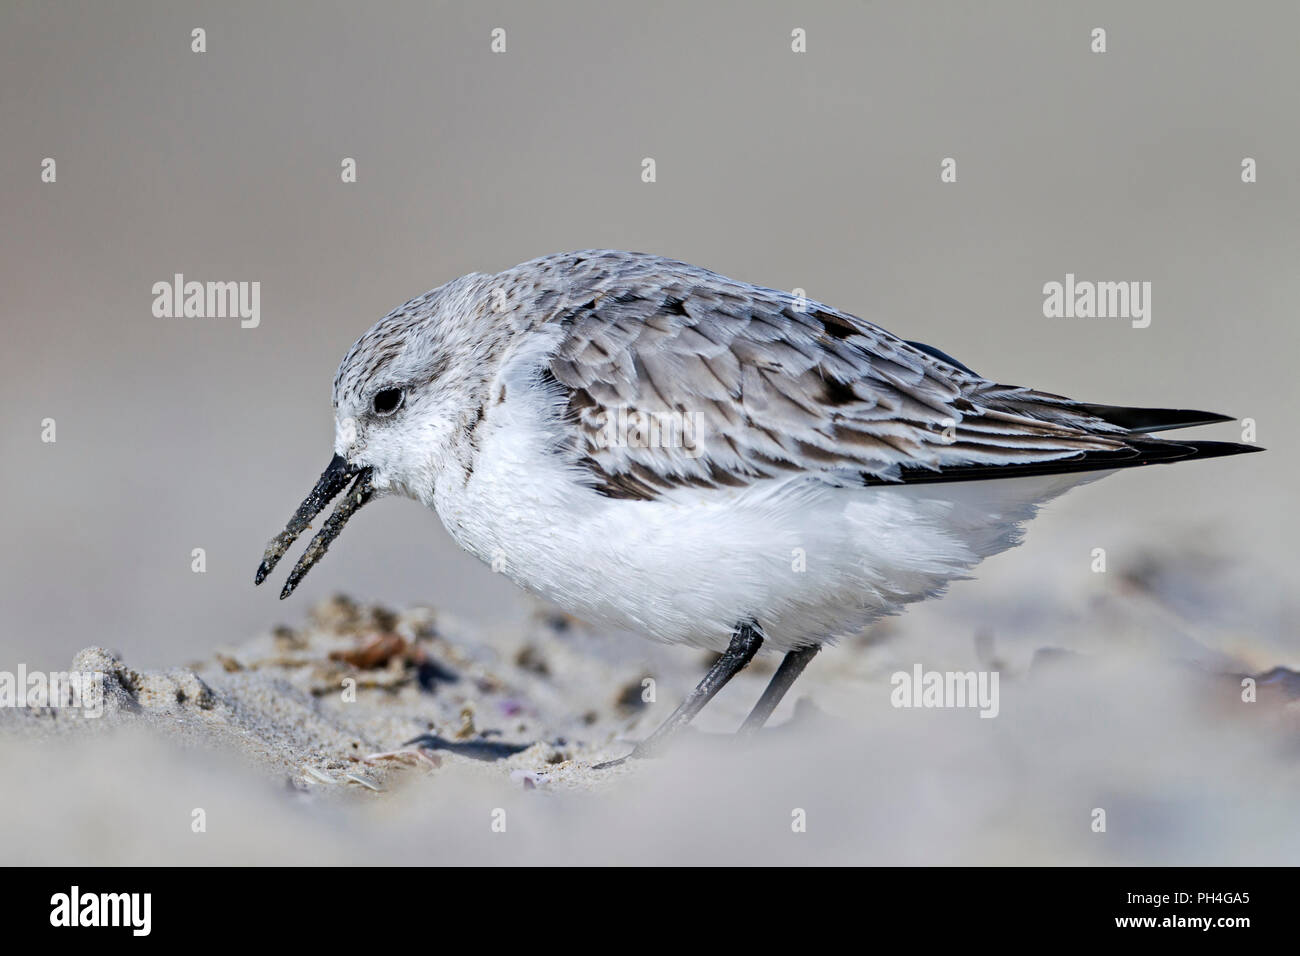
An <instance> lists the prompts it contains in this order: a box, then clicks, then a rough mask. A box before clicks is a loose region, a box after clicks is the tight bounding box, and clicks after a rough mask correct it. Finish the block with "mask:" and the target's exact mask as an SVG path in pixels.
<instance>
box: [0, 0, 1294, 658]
mask: <svg viewBox="0 0 1300 956" xmlns="http://www.w3.org/2000/svg"><path fill="white" fill-rule="evenodd" d="M195 26H202V27H204V28H206V30H207V34H208V52H207V53H204V54H201V55H199V54H194V53H191V52H190V48H189V47H190V40H189V33H190V30H191V28H193V27H195ZM497 26H500V27H504V28H505V29H506V30H507V34H508V52H507V53H505V54H504V55H493V54H492V53H490V52H489V34H490V31H491V29H492V28H493V27H497ZM796 26H799V27H803V28H805V29H806V30H807V31H808V52H807V53H806V54H803V55H795V54H793V53H791V52H790V48H789V44H790V30H791V29H792V28H793V27H796ZM1094 26H1104V27H1105V28H1107V30H1108V39H1109V52H1107V53H1105V54H1104V55H1096V54H1093V53H1091V52H1089V31H1090V29H1091V28H1092V27H1094ZM1298 34H1300V11H1298V8H1297V7H1296V5H1295V4H1290V3H1279V4H1233V5H1227V4H1222V5H1205V4H1198V3H1143V4H1125V3H1089V4H1086V5H1085V4H1079V3H1068V4H1067V3H1051V4H1046V3H1024V4H1009V3H996V4H969V3H964V2H962V3H925V4H919V3H912V4H908V3H853V4H850V3H838V4H828V3H821V4H807V3H800V4H773V3H744V4H740V3H735V4H722V3H713V4H708V5H701V4H697V3H671V2H669V3H662V2H656V3H654V4H639V5H625V6H620V7H618V8H614V7H612V5H607V4H598V3H583V4H575V3H548V4H500V3H476V4H472V5H471V4H462V3H433V4H429V3H416V4H393V3H384V4H367V5H357V4H324V3H312V4H305V3H297V4H276V5H261V4H244V3H229V2H223V3H219V4H218V3H212V4H194V3H168V4H145V3H138V2H131V3H116V4H90V3H84V4H69V3H15V2H13V0H4V3H3V6H2V7H0V130H3V136H2V137H0V221H2V222H3V228H2V229H0V316H2V317H3V322H4V332H5V343H6V346H5V348H4V349H3V351H2V352H0V373H2V374H0V403H2V405H3V409H4V414H3V432H2V433H0V451H2V454H3V461H4V468H3V472H2V474H0V482H2V483H3V485H2V491H3V496H2V497H3V501H4V505H3V508H0V531H2V533H3V540H4V542H5V545H6V546H5V547H4V549H3V551H2V552H0V598H2V600H3V610H4V614H3V618H0V621H2V623H0V641H2V644H0V647H2V648H3V657H2V659H0V667H5V668H12V667H13V666H14V664H15V663H16V662H17V661H27V662H29V663H31V664H32V666H37V665H39V666H45V667H56V666H59V665H64V664H66V663H67V662H68V661H69V660H70V659H71V656H72V654H73V653H74V652H75V651H76V650H77V649H79V648H81V647H83V646H85V645H87V644H92V643H94V644H105V645H108V646H111V647H115V648H119V649H121V650H122V651H124V652H125V654H126V656H127V660H128V661H130V662H131V663H133V664H135V665H138V666H154V665H160V664H170V663H176V662H178V661H181V660H184V659H186V658H187V657H189V656H198V655H201V654H206V653H207V652H208V651H210V649H211V648H212V647H213V646H214V645H216V644H219V643H223V642H229V641H236V640H239V639H242V638H243V637H244V636H246V635H248V634H251V633H254V632H257V631H259V630H262V629H265V628H267V627H269V626H271V625H272V624H274V623H276V622H277V621H282V620H288V621H293V620H297V619H299V618H300V617H301V616H302V615H303V613H304V611H305V608H306V606H307V605H308V603H309V601H311V600H312V599H314V598H316V597H318V596H320V595H322V594H325V593H327V592H329V591H333V590H346V591H348V592H350V593H352V594H354V595H356V596H358V597H361V598H363V599H366V600H382V601H386V602H392V603H399V604H406V603H410V602H424V603H431V604H435V605H438V606H441V607H445V608H451V609H453V610H455V611H457V612H459V613H461V614H463V615H469V616H472V617H474V618H476V619H478V620H483V621H489V622H496V623H497V624H499V625H500V626H505V625H506V624H507V623H509V622H510V621H511V620H512V619H513V618H515V617H517V616H519V615H520V614H522V613H523V612H524V611H525V610H526V608H527V606H528V605H527V602H526V599H525V598H524V597H522V596H521V595H520V594H519V592H517V591H515V589H514V588H513V587H512V586H511V585H509V584H508V583H507V582H505V581H504V580H503V579H501V578H499V577H496V576H494V575H493V574H492V573H491V572H490V570H489V569H487V568H485V567H481V566H480V565H479V564H478V563H477V562H476V561H474V560H473V559H471V558H469V557H468V556H466V555H464V554H462V553H460V552H459V551H458V550H457V549H456V548H455V546H454V545H453V544H452V543H451V542H450V540H449V539H448V538H447V536H446V535H445V534H444V533H443V531H442V530H441V527H440V526H439V524H438V521H437V518H436V516H434V515H433V514H431V513H427V512H425V511H423V510H422V509H420V507H419V506H418V505H416V504H415V503H413V502H409V501H385V502H383V503H381V504H380V505H378V506H376V507H374V508H373V509H367V511H366V513H365V514H364V515H362V517H361V519H360V520H358V521H355V522H353V523H352V525H350V526H349V528H348V530H347V533H346V534H345V535H344V537H343V539H342V541H341V543H340V544H339V545H338V546H337V547H336V548H335V549H334V551H332V552H331V554H330V556H329V558H328V560H327V561H325V562H324V564H322V566H321V567H319V568H318V569H317V570H316V571H315V572H314V573H313V574H312V575H311V576H310V577H308V578H307V581H306V583H305V584H304V586H303V587H302V588H300V590H299V593H298V595H297V596H296V597H295V599H294V601H293V603H291V604H289V605H280V604H279V603H278V602H277V600H276V593H277V592H276V590H275V588H277V587H278V582H279V580H280V578H279V577H278V576H277V579H276V581H277V583H276V584H275V585H273V586H271V587H266V588H263V589H257V590H254V589H253V586H252V573H253V569H254V567H255V565H256V563H257V560H258V558H259V557H260V554H261V550H262V547H263V545H264V543H265V541H266V539H267V538H268V537H269V536H270V535H271V534H272V533H273V532H274V531H276V530H277V529H278V528H279V527H281V525H282V524H283V521H284V519H285V518H286V517H287V516H288V514H289V512H290V511H291V510H292V508H293V507H294V506H295V505H296V503H297V502H298V501H299V500H300V499H301V497H302V496H303V494H304V493H305V492H306V490H307V489H308V487H309V486H310V485H311V483H312V481H313V480H314V479H315V477H316V475H317V474H318V473H319V471H320V469H321V468H322V467H323V466H324V464H325V462H326V460H327V459H328V457H329V454H330V442H331V436H332V426H331V416H330V408H329V388H330V382H331V379H332V376H333V372H334V369H335V366H336V365H337V362H338V360H339V359H340V357H341V356H342V354H343V353H344V351H345V350H346V349H347V347H348V346H349V345H350V343H351V342H352V341H353V340H354V339H355V338H356V337H357V336H358V335H360V334H361V332H363V331H364V330H365V329H366V328H367V327H368V326H369V325H370V324H371V323H372V322H374V321H375V320H376V319H377V318H379V317H380V316H382V315H383V314H384V313H385V312H387V311H388V310H389V309H390V308H392V307H393V306H395V305H397V304H399V303H401V302H403V301H405V300H406V299H408V298H410V297H411V296H414V295H417V294H419V293H422V292H423V291H425V290H426V289H428V288H431V287H433V286H435V285H439V284H441V283H442V282H445V281H446V280H448V279H451V278H453V277H455V276H457V275H460V274H462V273H464V272H469V271H495V270H498V269H501V268H505V267H508V266H510V265H513V264H514V263H516V262H518V261H521V260H524V259H528V258H531V257H533V256H536V255H540V254H543V253H547V252H553V251H559V250H565V249H573V248H585V247H603V246H607V247H615V248H625V249H633V250H640V251H650V252H657V253H661V254H666V255H670V256H674V257H677V258H681V259H686V260H688V261H691V262H695V263H697V264H700V265H704V266H707V267H710V268H713V269H716V270H718V271H720V272H723V273H726V274H729V275H732V276H735V277H737V278H741V279H747V280H750V281H755V282H759V283H761V284H764V285H770V286H776V287H782V288H794V287H796V286H797V287H802V288H804V289H806V290H807V292H808V294H809V295H811V296H813V297H815V298H818V299H821V300H824V301H827V302H830V303H832V304H834V305H836V306H839V307H841V308H845V309H847V310H850V311H853V312H857V313H858V314H861V315H864V316H866V317H868V318H871V319H873V320H875V321H878V322H880V323H881V324H883V325H885V326H886V327H888V328H890V329H892V330H894V331H896V332H898V333H900V334H902V335H904V336H905V337H908V338H914V339H922V340H926V341H931V342H934V343H935V344H937V345H939V346H940V347H942V348H944V349H945V350H947V351H949V352H951V353H952V354H954V355H955V356H957V357H958V358H960V359H962V360H963V361H965V362H967V363H968V364H970V365H972V366H973V367H974V368H976V369H977V370H979V371H981V372H982V373H984V374H986V375H988V376H990V377H992V378H996V379H999V380H1001V381H1004V382H1012V383H1017V384H1027V385H1034V386H1038V387H1042V388H1046V389H1049V390H1053V391H1059V392H1063V393H1066V394H1070V395H1074V396H1077V397H1081V398H1088V399H1093V400H1099V401H1110V402H1117V403H1130V404H1153V405H1175V406H1191V407H1202V408H1208V409H1212V410H1215V411H1223V412H1227V413H1229V414H1233V415H1237V416H1252V417H1254V418H1256V419H1257V420H1258V422H1259V440H1260V442H1261V443H1262V444H1264V445H1267V446H1270V449H1271V450H1270V452H1269V454H1267V455H1263V456H1257V457H1251V458H1245V459H1230V460H1225V461H1218V462H1207V463H1203V464H1190V465H1186V466H1179V467H1178V468H1177V469H1147V470H1144V471H1143V472H1142V473H1134V474H1128V475H1123V476H1118V477H1116V478H1113V479H1109V480H1107V481H1105V482H1102V483H1100V484H1098V485H1095V486H1092V487H1090V488H1088V489H1084V490H1082V491H1079V492H1076V493H1074V494H1072V495H1071V496H1068V497H1067V498H1066V499H1064V500H1063V501H1062V502H1060V503H1058V505H1056V506H1054V514H1053V515H1052V516H1049V517H1045V518H1044V519H1040V523H1039V525H1038V526H1036V528H1035V529H1034V530H1033V531H1032V532H1031V534H1030V538H1029V545H1028V546H1027V547H1026V548H1021V549H1019V550H1018V551H1017V552H1014V553H1013V554H1014V555H1016V556H1015V557H1013V556H1012V555H1007V556H1004V557H1002V558H999V559H995V560H993V561H990V562H989V563H988V564H987V565H985V567H984V568H982V569H981V575H982V577H984V578H986V579H991V580H992V581H993V582H994V584H995V585H1000V587H1001V590H1000V591H996V589H995V590H994V591H990V592H988V593H1013V594H1014V593H1015V592H1017V591H1032V590H1034V589H1035V587H1036V585H1037V582H1036V581H1035V578H1034V575H1035V574H1036V573H1039V569H1040V568H1045V567H1047V566H1048V564H1049V563H1050V560H1051V559H1052V558H1053V557H1054V556H1057V552H1056V551H1054V550H1053V549H1054V545H1053V542H1054V541H1064V540H1067V538H1069V537H1070V536H1069V535H1066V534H1065V532H1067V531H1069V532H1070V534H1071V535H1073V539H1077V541H1078V546H1079V547H1080V548H1087V547H1089V546H1094V545H1106V546H1113V547H1115V548H1117V549H1119V550H1120V551H1121V552H1123V551H1124V550H1125V549H1126V548H1127V545H1126V544H1125V542H1137V544H1136V545H1134V548H1136V547H1137V546H1138V545H1141V544H1142V543H1143V542H1147V543H1149V542H1150V541H1159V540H1162V536H1166V535H1170V534H1174V533H1175V532H1176V533H1179V534H1184V535H1190V536H1191V538H1192V540H1195V541H1199V542H1200V543H1201V544H1202V545H1203V546H1206V547H1209V548H1211V549H1212V550H1213V551H1214V552H1215V553H1216V555H1217V557H1218V558H1219V560H1220V566H1221V567H1223V568H1226V570H1225V571H1224V573H1223V574H1221V575H1219V576H1218V577H1216V576H1214V575H1209V576H1208V577H1206V578H1203V579H1201V580H1200V581H1199V583H1198V584H1197V587H1198V588H1199V589H1203V590H1205V591H1209V592H1215V591H1216V590H1217V591H1218V592H1219V593H1220V596H1221V597H1222V599H1223V600H1224V601H1226V602H1228V603H1232V602H1234V601H1235V602H1239V604H1240V605H1242V606H1244V605H1245V604H1247V603H1249V604H1250V609H1251V610H1253V612H1254V613H1253V615H1252V617H1253V619H1254V620H1255V622H1256V623H1258V625H1259V629H1260V630H1259V631H1257V632H1256V634H1255V636H1256V637H1262V638H1264V639H1265V640H1266V642H1267V641H1269V639H1270V638H1271V639H1272V642H1273V643H1274V650H1275V653H1274V654H1273V658H1272V659H1273V662H1274V663H1286V662H1287V661H1288V660H1289V661H1290V662H1291V663H1296V657H1297V652H1296V650H1295V645H1294V641H1292V640H1290V636H1291V633H1292V630H1293V623H1294V616H1293V614H1294V608H1293V606H1292V605H1291V604H1290V599H1289V598H1287V597H1285V596H1286V595H1287V593H1288V592H1289V591H1292V590H1294V585H1295V571H1294V564H1293V561H1294V558H1293V553H1292V552H1293V547H1292V546H1291V545H1290V544H1289V542H1290V541H1292V540H1294V538H1295V535H1296V531H1297V528H1296V518H1295V511H1294V509H1293V508H1292V504H1291V502H1292V497H1293V490H1292V489H1293V487H1294V479H1293V476H1294V474H1295V467H1296V464H1297V461H1296V456H1295V453H1294V451H1293V450H1292V447H1291V445H1292V442H1291V437H1292V435H1293V433H1294V426H1293V422H1294V414H1295V406H1296V396H1297V386H1296V383H1295V375H1294V372H1293V365H1294V360H1295V355H1296V346H1297V332H1296V322H1295V306H1296V303H1297V301H1300V271H1298V270H1297V268H1296V263H1297V261H1300V256H1298V253H1300V248H1297V247H1298V243H1297V234H1296V229H1295V226H1296V223H1297V221H1300V216H1298V213H1300V196H1298V192H1297V186H1296V181H1295V176H1296V172H1297V169H1300V135H1297V120H1296V117H1297V116H1300V82H1298V79H1300V69H1298V68H1297V65H1296V51H1295V37H1296V36H1297V35H1298ZM46 156H51V157H54V158H55V159H56V160H57V162H58V182H57V184H54V185H48V184H44V183H42V182H41V180H40V163H41V160H42V158H44V157H46ZM345 156H350V157H355V158H356V160H357V162H358V167H359V182H357V183H356V184H353V185H344V184H342V183H341V182H340V179H339V163H340V160H341V159H342V158H343V157H345ZM646 156H650V157H654V158H655V160H656V161H657V164H658V182H656V183H654V184H644V183H642V182H641V180H640V171H641V167H640V163H641V160H642V158H643V157H646ZM946 156H952V157H955V158H956V159H957V162H958V182H957V183H956V184H954V185H943V184H941V183H940V182H939V176H938V174H939V163H940V160H941V159H942V158H943V157H946ZM1243 156H1252V157H1255V158H1256V159H1257V160H1258V163H1259V182H1258V183H1256V184H1254V185H1243V184H1242V183H1241V181H1240V177H1239V164H1240V161H1241V159H1242V157H1243ZM175 272H182V273H184V274H185V275H186V277H187V278H191V279H198V280H244V281H251V280H258V281H260V282H261V283H262V322H261V327H260V328H257V329H253V330H242V329H240V328H239V325H238V321H237V320H234V319H195V320H185V319H158V318H155V317H154V316H153V315H152V313H151V304H152V294H151V292H150V287H151V286H152V284H153V283H154V282H157V281H166V280H169V279H170V277H171V276H172V274H173V273H175ZM1067 272H1074V273H1076V274H1077V275H1078V276H1079V277H1080V278H1091V279H1099V280H1102V279H1105V280H1146V281H1151V282H1152V283H1153V284H1154V293H1153V306H1154V309H1153V321H1152V325H1151V327H1150V328H1148V329H1144V330H1134V329H1131V328H1129V326H1128V324H1127V323H1125V322H1122V321H1117V320H1102V319H1093V320H1080V319H1076V320H1066V319H1045V318H1044V317H1043V315H1042V292H1041V289H1042V286H1043V284H1044V283H1045V282H1049V281H1053V280H1058V281H1059V280H1061V279H1063V278H1064V275H1065V273H1067ZM47 416H48V417H53V418H55V419H56V420H57V423H58V441H57V443H56V444H53V445H47V444H43V443H41V441H40V422H41V420H42V419H43V418H45V417H47ZM1203 434H1204V435H1205V437H1216V438H1224V439H1234V438H1237V437H1239V432H1238V429H1237V428H1236V427H1235V426H1233V425H1220V426H1217V427H1216V428H1213V429H1206V430H1205V431H1204V433H1203ZM1044 522H1046V523H1047V527H1046V528H1044V527H1043V523H1044ZM1171 529H1172V530H1171ZM1073 539H1071V540H1073ZM1062 546H1063V545H1058V546H1057V547H1058V548H1059V547H1062ZM195 547H202V548H205V549H206V551H207V568H208V570H207V573H206V574H194V573H192V572H191V570H190V551H191V549H192V548H195ZM1034 548H1036V549H1037V551H1036V555H1028V552H1029V551H1030V550H1031V549H1034ZM1020 555H1025V557H1020ZM1058 563H1061V564H1063V565H1065V566H1069V567H1072V568H1074V569H1075V570H1076V571H1077V572H1078V573H1079V575H1080V578H1081V579H1082V578H1085V577H1087V576H1088V575H1087V572H1086V558H1083V559H1080V560H1075V559H1074V558H1069V559H1068V560H1067V559H1065V558H1061V559H1060V560H1059V561H1058ZM1042 573H1046V572H1045V571H1044V572H1042ZM1229 580H1232V581H1237V582H1239V581H1248V582H1250V586H1251V589H1252V592H1251V596H1250V597H1249V599H1247V598H1246V597H1244V596H1243V594H1242V593H1241V592H1240V591H1233V590H1228V589H1227V586H1228V581H1229ZM954 597H955V598H959V595H958V594H956V593H955V594H954ZM295 605H296V606H295ZM973 606H977V605H973ZM1261 631H1262V632H1269V633H1261Z"/></svg>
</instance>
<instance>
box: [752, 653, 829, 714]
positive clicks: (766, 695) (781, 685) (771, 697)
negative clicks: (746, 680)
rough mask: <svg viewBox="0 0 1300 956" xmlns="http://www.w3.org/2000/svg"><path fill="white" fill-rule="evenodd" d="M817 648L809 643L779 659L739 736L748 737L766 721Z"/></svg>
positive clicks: (813, 655) (814, 654) (814, 655)
mask: <svg viewBox="0 0 1300 956" xmlns="http://www.w3.org/2000/svg"><path fill="white" fill-rule="evenodd" d="M819 650H821V645H820V644H809V645H808V646H807V647H800V648H797V649H795V650H793V651H790V653H788V654H786V655H785V659H784V660H782V661H781V666H780V667H778V668H777V669H776V673H775V674H773V675H772V679H771V681H769V682H768V685H767V690H765V691H763V696H762V697H760V698H759V699H758V703H757V704H755V705H754V709H753V710H751V711H750V712H749V716H748V717H746V718H745V722H744V723H743V724H741V725H740V730H739V733H740V734H741V736H745V737H748V736H749V735H750V734H753V733H756V732H757V731H758V730H759V729H760V728H762V726H763V725H764V724H765V723H767V718H769V717H771V716H772V711H774V710H776V705H777V704H779V703H781V698H782V697H784V696H785V692H786V691H788V690H789V689H790V685H791V684H793V683H794V682H795V680H796V679H797V678H798V677H799V675H800V674H802V673H803V669H804V668H805V667H807V666H808V662H809V661H811V660H812V659H813V658H814V657H816V656H817V652H818V651H819Z"/></svg>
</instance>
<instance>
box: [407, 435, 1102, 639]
mask: <svg viewBox="0 0 1300 956" xmlns="http://www.w3.org/2000/svg"><path fill="white" fill-rule="evenodd" d="M503 418H504V419H505V420H504V421H500V422H498V423H497V425H496V427H493V428H491V429H490V430H487V431H486V433H485V434H484V435H483V436H482V446H481V449H480V453H479V455H478V460H477V461H476V463H475V467H474V471H473V474H472V476H471V477H470V479H469V481H468V482H467V483H462V482H460V481H454V480H448V481H446V482H445V483H442V484H440V485H439V487H438V489H437V492H436V494H435V501H434V502H432V503H431V504H433V506H434V507H435V508H436V510H437V512H438V514H439V516H440V517H441V518H442V520H443V523H444V525H446V527H447V529H448V531H449V532H450V533H451V534H452V536H453V537H454V538H455V539H456V540H457V541H458V542H459V543H460V544H461V546H462V547H464V548H465V549H466V550H468V551H470V552H471V553H473V554H476V555H477V556H478V557H479V558H481V559H482V560H484V561H486V562H488V563H489V564H491V565H492V566H493V567H494V569H496V570H498V571H500V572H501V573H503V574H505V575H507V576H508V577H510V578H511V579H512V580H514V581H515V582H516V583H518V584H520V585H521V586H523V587H525V588H527V589H528V590H531V591H533V592H535V593H537V594H539V595H541V596H542V597H544V598H546V599H547V600H549V601H552V602H554V603H555V604H556V605H558V606H559V607H561V608H563V609H564V610H566V611H568V612H569V613H572V614H574V615H576V616H578V617H581V618H584V619H586V620H590V621H592V622H595V623H604V624H608V625H612V626H614V627H618V628H623V629H628V630H635V631H639V632H641V633H643V634H645V635H647V636H650V637H654V638H657V639H660V640H663V641H668V642H671V643H688V644H693V645H696V646H700V647H708V648H714V649H722V648H724V647H726V645H727V642H728V640H729V638H730V635H731V631H732V628H733V627H734V626H735V624H736V623H737V622H739V621H742V620H754V621H757V622H758V623H759V625H760V626H761V627H762V629H763V632H764V634H765V636H766V638H767V643H768V646H770V647H772V648H774V649H780V650H784V649H789V648H792V647H796V646H800V645H803V644H808V643H824V642H827V641H833V640H835V639H836V638H839V637H843V636H845V635H847V634H850V633H853V632H855V631H857V630H859V629H861V628H862V627H863V626H864V625H866V624H867V623H869V622H870V621H871V620H873V619H875V618H877V617H879V616H881V615H882V614H889V613H895V612H897V611H898V610H900V609H901V608H902V607H903V606H904V605H905V604H907V603H909V602H912V601H916V600H920V599H922V598H924V597H927V596H931V595H934V594H937V593H939V592H941V591H942V590H943V589H944V588H945V587H946V586H947V585H948V584H949V583H950V582H951V581H952V580H954V579H956V578H960V577H966V576H969V572H970V571H971V569H972V568H974V566H975V565H976V564H978V563H979V561H980V560H982V559H983V558H985V557H987V556H989V555H991V554H995V553H997V552H999V551H1002V550H1005V549H1006V548H1008V547H1011V546H1012V545H1014V544H1016V543H1018V541H1019V537H1020V526H1021V524H1022V523H1023V522H1024V521H1025V520H1027V519H1028V518H1031V517H1032V516H1033V514H1034V513H1035V511H1036V506H1037V505H1038V504H1040V503H1041V502H1043V501H1045V500H1047V499H1049V498H1051V497H1055V496H1056V495H1057V494H1060V493H1061V492H1063V491H1065V490H1066V489H1068V488H1070V487H1072V486H1074V485H1076V484H1079V483H1080V482H1081V481H1085V480H1089V479H1092V478H1096V477H1098V475H1097V473H1092V474H1090V475H1085V476H1077V475H1064V476H1060V475H1058V476H1052V477H1048V478H1019V479H1009V480H1000V481H979V482H958V483H951V484H923V485H907V486H896V487H881V486H875V487H868V488H839V487H834V486H832V485H829V484H826V483H824V482H821V481H819V480H817V479H815V478H810V477H795V478H790V479H785V480H782V481H768V482H763V483H761V484H759V485H757V486H753V487H750V488H745V489H730V488H729V489H724V490H715V489H683V490H681V491H677V492H674V493H672V494H671V495H669V496H667V497H665V498H663V499H660V500H655V501H636V500H625V499H612V498H607V497H604V496H602V495H600V494H598V493H596V492H595V491H591V490H589V489H586V488H583V487H582V486H581V485H580V484H578V482H577V479H578V477H579V475H580V473H578V472H574V471H572V470H568V469H567V468H566V466H565V465H564V464H563V463H562V462H561V461H560V460H559V459H558V458H557V457H555V456H554V455H552V454H550V453H549V452H547V451H546V450H545V449H544V447H543V443H542V438H543V436H542V435H541V434H540V433H539V432H538V431H537V429H536V428H535V427H531V428H521V427H519V426H518V425H512V424H511V423H510V422H509V416H503Z"/></svg>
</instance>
